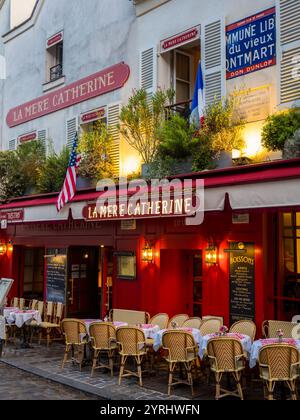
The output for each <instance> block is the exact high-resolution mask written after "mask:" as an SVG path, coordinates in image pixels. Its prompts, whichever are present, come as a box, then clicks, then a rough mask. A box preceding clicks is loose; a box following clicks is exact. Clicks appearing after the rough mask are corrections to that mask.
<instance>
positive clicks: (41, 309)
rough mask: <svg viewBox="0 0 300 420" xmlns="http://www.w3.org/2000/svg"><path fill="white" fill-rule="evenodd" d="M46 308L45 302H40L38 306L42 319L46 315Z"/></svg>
mask: <svg viewBox="0 0 300 420" xmlns="http://www.w3.org/2000/svg"><path fill="white" fill-rule="evenodd" d="M44 307H45V304H44V302H42V301H39V302H38V304H37V310H38V311H39V313H40V316H41V318H42V317H43V315H44Z"/></svg>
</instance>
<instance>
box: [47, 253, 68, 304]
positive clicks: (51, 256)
mask: <svg viewBox="0 0 300 420" xmlns="http://www.w3.org/2000/svg"><path fill="white" fill-rule="evenodd" d="M46 253H47V255H45V259H46V283H47V301H48V302H55V303H63V304H65V302H66V283H67V272H68V271H67V270H68V265H67V250H66V249H48V250H46Z"/></svg>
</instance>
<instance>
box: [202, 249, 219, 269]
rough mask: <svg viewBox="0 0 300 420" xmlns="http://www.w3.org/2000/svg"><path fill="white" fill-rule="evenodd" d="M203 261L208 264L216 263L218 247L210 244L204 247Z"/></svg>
mask: <svg viewBox="0 0 300 420" xmlns="http://www.w3.org/2000/svg"><path fill="white" fill-rule="evenodd" d="M205 262H206V264H208V265H216V264H217V263H218V248H217V247H216V246H215V245H210V246H209V247H208V248H207V249H206V256H205Z"/></svg>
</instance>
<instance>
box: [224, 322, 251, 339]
mask: <svg viewBox="0 0 300 420" xmlns="http://www.w3.org/2000/svg"><path fill="white" fill-rule="evenodd" d="M230 332H231V333H238V334H244V335H247V336H248V337H250V338H251V340H252V343H253V342H254V340H255V336H256V325H255V323H254V322H253V321H248V320H245V321H238V322H236V323H235V324H233V325H232V327H231V328H230Z"/></svg>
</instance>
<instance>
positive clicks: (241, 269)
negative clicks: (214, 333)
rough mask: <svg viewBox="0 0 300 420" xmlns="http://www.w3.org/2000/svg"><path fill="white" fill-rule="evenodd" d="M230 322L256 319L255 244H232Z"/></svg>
mask: <svg viewBox="0 0 300 420" xmlns="http://www.w3.org/2000/svg"><path fill="white" fill-rule="evenodd" d="M230 245H231V246H230V263H229V264H230V270H229V273H230V323H231V324H234V323H235V322H237V321H241V320H244V319H245V320H246V319H247V320H251V321H254V320H255V244H254V243H250V242H232V243H231V244H230Z"/></svg>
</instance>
